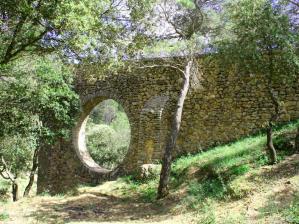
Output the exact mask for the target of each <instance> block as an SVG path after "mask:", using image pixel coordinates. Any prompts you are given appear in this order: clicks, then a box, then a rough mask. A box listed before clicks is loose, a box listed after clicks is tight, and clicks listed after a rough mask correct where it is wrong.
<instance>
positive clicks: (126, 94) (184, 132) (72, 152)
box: [38, 59, 299, 193]
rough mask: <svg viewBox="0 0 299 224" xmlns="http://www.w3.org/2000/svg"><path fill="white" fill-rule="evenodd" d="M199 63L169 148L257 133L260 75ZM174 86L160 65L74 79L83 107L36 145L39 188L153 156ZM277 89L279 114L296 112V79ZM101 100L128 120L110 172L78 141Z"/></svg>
mask: <svg viewBox="0 0 299 224" xmlns="http://www.w3.org/2000/svg"><path fill="white" fill-rule="evenodd" d="M199 60H200V61H203V60H202V59H199ZM201 64H202V66H201V68H200V70H201V72H200V73H199V74H200V75H197V76H196V77H192V80H191V88H190V91H189V93H188V96H187V99H186V101H185V106H184V111H183V120H182V125H181V132H180V135H179V138H178V141H177V147H176V152H175V153H176V155H181V154H184V153H195V152H198V151H201V150H206V149H208V148H209V147H211V146H213V145H218V144H223V143H227V142H230V141H233V140H235V139H238V138H240V137H244V136H246V135H248V134H252V133H256V132H257V131H259V130H260V129H261V128H262V127H263V125H264V124H265V123H266V122H267V120H268V119H269V117H270V114H271V111H272V110H273V107H272V105H271V103H270V101H269V100H268V99H269V95H268V93H267V90H266V88H265V84H264V83H265V82H264V80H263V78H262V76H258V75H253V74H251V75H248V76H245V75H239V74H238V73H236V72H231V73H229V74H228V73H224V72H221V71H220V70H219V69H217V67H215V66H214V65H213V64H212V63H210V64H208V63H203V62H202V63H201ZM98 69H100V68H98V67H97V65H94V66H89V67H84V68H80V69H79V71H78V74H80V76H81V77H84V75H92V74H95V75H96V74H97V71H98ZM181 85H182V79H181V76H180V72H179V71H178V70H177V69H175V68H170V67H164V66H152V67H146V68H141V67H139V68H138V66H137V68H135V69H133V70H132V71H123V72H119V74H117V75H115V74H114V75H107V76H106V77H103V78H102V79H101V80H97V81H94V82H92V81H90V82H88V83H87V82H85V81H82V79H81V80H78V81H77V83H76V86H77V87H76V88H77V91H78V93H79V95H80V99H81V105H82V112H81V114H79V115H78V118H77V124H76V126H75V127H74V129H73V135H72V137H71V139H69V140H64V139H60V140H58V141H57V143H56V144H55V145H53V146H51V147H48V148H47V150H43V151H42V152H41V154H40V156H39V159H40V163H39V164H40V166H39V174H38V192H42V191H49V192H50V193H57V192H62V191H65V190H67V189H69V187H71V186H73V185H75V184H76V183H78V182H81V181H87V182H93V181H99V180H101V179H103V178H105V177H109V176H113V174H114V173H115V172H120V171H122V172H132V171H134V170H135V169H136V168H137V167H138V166H140V165H142V164H147V163H153V162H155V161H157V160H160V159H161V157H162V154H163V147H164V144H165V138H166V136H167V134H168V131H169V127H170V121H171V117H172V112H173V111H174V109H175V106H176V101H177V96H178V93H179V89H180V87H181ZM276 91H277V92H278V93H279V96H280V100H281V101H282V102H284V106H285V108H286V110H287V112H288V113H287V114H286V115H285V116H283V118H282V119H281V121H282V122H283V121H289V120H293V119H296V118H299V100H298V99H299V80H294V81H292V82H291V83H286V84H283V83H280V84H278V85H277V87H276ZM106 99H113V100H115V101H117V102H118V103H120V104H121V105H122V106H123V108H124V110H125V112H126V114H127V116H128V119H129V122H130V126H131V141H130V147H129V151H128V154H127V156H126V157H125V159H124V161H123V163H122V164H120V167H119V168H118V169H117V170H116V171H114V172H110V171H108V170H106V169H103V168H101V167H100V166H99V165H98V164H95V162H94V161H93V160H92V159H91V157H90V156H89V153H88V150H87V149H86V146H85V129H84V127H85V124H86V121H87V118H88V115H89V113H90V112H91V110H92V109H93V108H94V107H95V106H96V105H97V104H99V103H100V102H101V101H103V100H106Z"/></svg>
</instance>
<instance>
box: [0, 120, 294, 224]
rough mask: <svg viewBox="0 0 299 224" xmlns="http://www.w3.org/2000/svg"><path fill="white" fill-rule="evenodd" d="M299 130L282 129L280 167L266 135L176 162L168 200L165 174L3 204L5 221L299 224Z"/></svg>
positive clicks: (277, 136)
mask: <svg viewBox="0 0 299 224" xmlns="http://www.w3.org/2000/svg"><path fill="white" fill-rule="evenodd" d="M296 125H297V124H296V123H292V124H288V125H285V126H282V127H280V128H278V129H277V130H276V131H275V141H274V143H275V146H276V148H277V150H278V156H279V163H278V164H276V165H274V166H269V165H268V160H267V156H266V153H265V142H266V137H265V135H264V134H259V135H256V136H251V137H247V138H244V139H241V140H239V141H236V142H234V143H231V144H228V145H223V146H217V147H214V148H211V149H209V150H208V151H206V152H202V153H198V154H196V155H187V156H183V157H181V158H179V159H177V160H176V161H174V162H173V169H172V173H171V182H170V190H171V191H170V195H169V197H167V198H166V199H164V200H156V190H157V186H158V181H159V172H157V174H156V175H155V176H154V177H153V178H151V179H149V180H136V179H135V178H134V177H133V176H126V177H121V178H119V179H118V180H115V181H108V182H105V183H103V184H101V185H98V186H81V187H80V188H79V189H78V192H79V193H80V194H78V195H70V194H65V195H57V196H56V197H50V196H49V195H47V194H45V195H43V196H39V197H32V198H27V199H25V200H23V201H22V200H21V201H20V202H18V206H14V204H13V203H1V202H0V223H2V222H1V221H3V220H7V219H9V220H11V219H12V220H15V219H17V220H18V219H19V218H20V219H21V221H19V220H18V221H16V222H15V223H31V222H29V221H32V220H37V219H38V220H40V223H65V222H67V223H98V222H103V221H104V222H106V223H107V222H112V223H114V222H117V223H132V222H133V221H132V220H135V219H136V220H137V221H138V222H137V223H143V222H145V223H148V222H149V221H150V222H153V223H157V222H160V221H161V222H163V223H164V221H165V223H200V224H202V223H203V224H230V223H231V224H245V223H282V224H283V223H285V224H286V223H292V224H299V220H298V219H299V156H298V155H292V154H293V153H294V150H293V148H292V144H290V142H291V141H292V139H293V137H292V136H293V135H294V133H295V130H296ZM0 186H1V184H0ZM33 205H34V206H33ZM19 206H20V208H19ZM35 206H36V208H38V209H37V210H36V209H35V208H34V207H35ZM12 208H13V209H12ZM15 209H18V212H15V213H13V211H14V210H15ZM20 212H21V213H22V212H24V213H26V214H24V215H19V213H20ZM28 214H30V215H28ZM188 214H189V215H188ZM16 216H17V217H16ZM169 217H171V219H169ZM174 217H175V218H174ZM22 218H23V219H22ZM172 218H174V219H172ZM1 219H2V220H1ZM28 219H29V221H28V222H27V220H28ZM25 221H26V222H25ZM3 223H5V222H3ZM133 223H135V222H133Z"/></svg>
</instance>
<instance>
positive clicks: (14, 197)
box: [12, 182, 19, 201]
mask: <svg viewBox="0 0 299 224" xmlns="http://www.w3.org/2000/svg"><path fill="white" fill-rule="evenodd" d="M12 200H13V201H18V200H19V185H18V184H17V182H13V183H12Z"/></svg>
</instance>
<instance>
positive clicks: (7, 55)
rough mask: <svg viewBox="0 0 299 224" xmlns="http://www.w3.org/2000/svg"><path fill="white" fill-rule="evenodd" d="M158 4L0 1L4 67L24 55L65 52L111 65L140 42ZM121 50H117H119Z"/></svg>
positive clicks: (90, 0)
mask: <svg viewBox="0 0 299 224" xmlns="http://www.w3.org/2000/svg"><path fill="white" fill-rule="evenodd" d="M151 2H152V1H146V0H138V1H127V0H119V1H117V0H105V1H95V0H81V1H78V0H62V1H47V0H10V1H2V2H1V3H0V41H1V43H2V44H1V46H0V64H1V65H4V64H8V63H9V62H10V61H12V60H15V59H17V58H19V57H21V56H23V55H24V54H26V53H27V54H28V53H29V54H30V53H49V51H50V52H52V51H54V50H57V49H60V51H59V52H60V53H62V54H63V55H64V56H67V57H69V58H71V59H73V60H75V59H76V60H80V59H82V58H96V60H105V61H106V62H107V61H109V60H108V59H109V57H110V58H111V57H112V58H113V57H115V56H116V54H115V52H117V55H121V57H122V56H123V51H124V50H123V49H124V48H126V47H130V48H131V50H130V51H132V49H134V47H132V46H137V45H134V44H133V42H134V41H135V42H138V41H137V39H138V38H136V37H138V36H139V35H140V29H141V28H140V24H141V23H142V24H144V22H140V20H141V19H143V18H144V17H145V16H146V14H147V13H148V11H149V8H150V6H151ZM116 49H117V50H116Z"/></svg>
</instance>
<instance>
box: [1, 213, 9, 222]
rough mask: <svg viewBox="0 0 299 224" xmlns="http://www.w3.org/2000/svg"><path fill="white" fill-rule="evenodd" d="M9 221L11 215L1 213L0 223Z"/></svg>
mask: <svg viewBox="0 0 299 224" xmlns="http://www.w3.org/2000/svg"><path fill="white" fill-rule="evenodd" d="M7 219H9V214H8V213H6V212H2V213H0V221H5V220H7Z"/></svg>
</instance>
